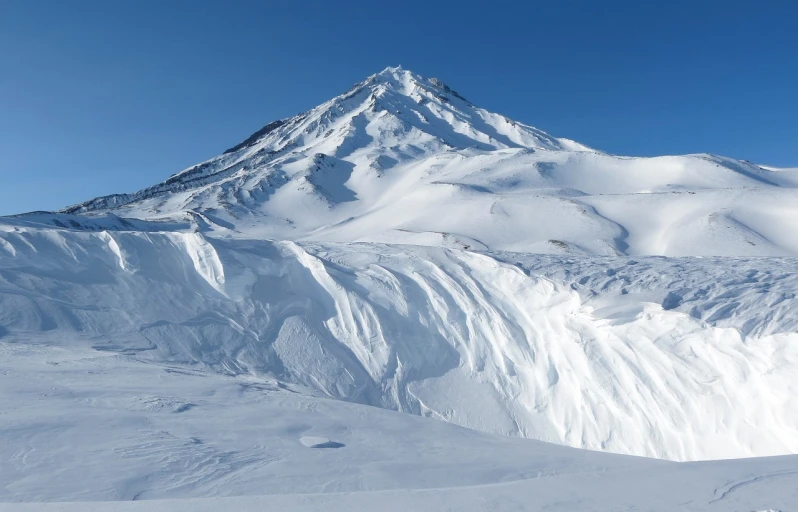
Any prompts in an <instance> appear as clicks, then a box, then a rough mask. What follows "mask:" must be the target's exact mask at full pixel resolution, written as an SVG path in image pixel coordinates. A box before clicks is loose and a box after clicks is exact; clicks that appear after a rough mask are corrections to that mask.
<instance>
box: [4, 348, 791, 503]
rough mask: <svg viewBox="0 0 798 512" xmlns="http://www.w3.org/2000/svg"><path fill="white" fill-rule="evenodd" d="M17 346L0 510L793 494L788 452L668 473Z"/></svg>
mask: <svg viewBox="0 0 798 512" xmlns="http://www.w3.org/2000/svg"><path fill="white" fill-rule="evenodd" d="M32 341H33V340H28V342H19V341H17V342H14V343H3V344H0V389H3V393H2V394H0V410H2V411H3V414H2V415H0V428H2V433H3V435H2V436H0V455H2V460H3V466H2V469H3V471H2V473H0V478H2V482H3V485H2V486H0V510H2V511H3V512H23V511H24V512H56V511H60V512H77V511H80V512H86V511H89V512H94V511H98V512H99V511H107V510H116V511H134V512H137V511H142V512H143V511H156V512H161V511H163V512H166V511H176V510H186V511H188V510H190V511H217V510H220V509H226V510H236V511H247V510H252V511H255V510H258V511H261V510H285V511H311V510H313V511H321V510H333V511H339V510H340V511H344V510H346V511H349V510H403V511H404V510H421V511H427V510H428V511H439V510H474V511H483V510H502V511H505V510H506V511H516V510H647V511H652V510H656V511H659V510H662V511H670V510H693V511H699V510H718V511H721V510H723V511H726V510H745V511H754V510H769V509H779V510H784V511H786V510H792V509H793V508H794V504H795V503H796V502H798V495H796V493H797V492H798V491H797V490H798V473H796V456H787V457H778V458H766V459H743V460H734V461H717V462H700V463H673V462H667V461H658V460H652V459H640V458H635V457H628V456H620V455H611V454H604V453H596V452H590V451H586V450H575V449H572V448H566V447H562V446H556V445H550V444H546V443H540V442H536V441H530V440H525V439H518V438H511V437H504V436H498V435H490V434H485V433H481V432H477V431H474V430H469V429H463V428H460V427H456V426H454V425H452V424H450V423H445V422H440V421H435V420H432V419H428V418H419V417H416V416H412V415H409V414H400V413H395V412H391V411H386V410H383V409H377V408H373V407H366V406H362V405H357V404H349V403H346V402H341V401H337V400H329V399H324V398H320V397H316V396H313V395H312V394H308V393H307V392H306V391H305V390H303V389H302V388H300V387H296V386H293V385H288V384H286V383H284V382H281V381H277V380H273V379H256V378H253V377H251V376H245V375H240V376H223V375H219V374H218V373H215V372H209V371H204V370H202V369H199V368H190V367H187V366H184V365H175V364H153V363H152V362H148V361H142V360H140V359H139V358H138V357H137V356H134V355H121V354H113V353H110V352H103V351H97V350H95V349H87V348H83V347H80V346H76V345H77V344H75V343H71V342H70V339H69V338H66V339H65V338H64V337H63V335H61V334H54V333H50V337H49V339H48V336H47V335H42V336H39V337H37V339H36V342H35V343H32ZM64 344H65V345H67V346H66V347H64V346H62V345H64ZM310 438H323V439H328V440H329V442H328V443H326V444H324V445H326V446H328V447H327V448H323V447H322V448H313V447H312V446H318V444H319V443H313V442H309V443H306V441H307V440H308V439H310ZM333 443H334V444H333ZM307 444H310V445H311V447H309V446H307ZM329 446H336V448H332V447H329ZM577 490H578V491H577ZM52 501H60V502H61V503H54V502H52ZM13 502H16V503H13Z"/></svg>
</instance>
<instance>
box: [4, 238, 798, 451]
mask: <svg viewBox="0 0 798 512" xmlns="http://www.w3.org/2000/svg"><path fill="white" fill-rule="evenodd" d="M0 240H1V241H0V325H1V326H2V331H0V335H2V337H1V338H0V340H37V339H40V338H41V337H42V336H45V337H46V339H48V340H49V341H48V343H53V342H54V341H53V340H63V341H55V343H57V344H64V345H71V344H75V343H82V344H87V345H89V346H91V347H94V348H95V349H100V350H103V351H111V352H119V353H124V354H136V355H137V357H139V358H143V359H145V360H149V361H153V362H160V363H163V362H169V363H185V364H198V365H201V366H202V367H205V368H208V369H211V370H215V371H218V372H222V373H226V374H234V375H241V374H251V375H257V376H262V377H265V376H269V377H271V378H278V379H281V380H284V381H286V382H290V383H294V384H296V385H302V386H305V387H307V388H311V389H315V390H317V391H318V392H321V393H323V394H325V395H327V396H330V397H333V398H339V399H343V400H347V401H353V402H360V403H364V404H370V405H377V406H380V407H384V408H389V409H395V410H399V411H405V412H410V413H414V414H419V415H424V416H431V417H434V418H439V419H445V420H447V421H450V422H453V423H456V424H459V425H462V426H467V427H472V428H476V429H479V430H483V431H487V432H494V433H501V434H510V435H516V436H524V437H530V438H534V439H541V440H545V441H552V442H557V443H563V444H568V445H571V446H576V447H583V448H590V449H599V450H606V451H613V452H619V453H628V454H637V455H648V456H656V457H662V458H669V459H675V460H690V459H706V458H729V457H740V456H754V455H774V454H786V453H793V452H795V451H796V450H798V416H797V415H796V411H798V403H796V398H795V396H796V394H795V382H796V371H798V370H796V368H798V335H796V333H795V330H796V323H797V320H796V313H795V308H794V307H792V306H791V305H792V304H793V303H794V298H795V291H796V289H798V279H796V277H795V274H794V273H793V269H794V268H795V264H796V261H795V260H790V259H722V260H716V259H700V258H684V259H662V258H635V259H629V258H604V259H595V258H588V257H576V256H575V257H555V256H531V255H517V254H512V253H500V254H496V255H492V254H490V253H475V252H469V251H459V250H446V249H439V248H431V247H418V246H390V245H379V244H311V243H302V244H298V243H294V242H287V241H286V242H268V241H253V240H242V239H233V240H220V239H213V238H207V237H204V236H203V235H201V234H198V233H179V232H175V233H145V232H96V233H94V232H79V231H68V230H45V229H37V230H29V231H19V232H5V233H0ZM721 275H722V276H723V277H722V280H721ZM763 308H765V309H766V312H765V313H764V314H763ZM67 340H69V341H67Z"/></svg>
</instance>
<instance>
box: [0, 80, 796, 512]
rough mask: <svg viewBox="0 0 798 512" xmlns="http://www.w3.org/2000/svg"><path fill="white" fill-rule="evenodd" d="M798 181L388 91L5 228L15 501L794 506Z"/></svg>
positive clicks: (385, 87) (3, 377) (3, 295)
mask: <svg viewBox="0 0 798 512" xmlns="http://www.w3.org/2000/svg"><path fill="white" fill-rule="evenodd" d="M796 187H798V174H796V171H795V170H794V169H792V170H790V169H781V170H780V169H773V168H768V167H760V166H757V165H754V164H751V163H749V162H744V161H736V160H732V159H728V158H724V157H718V156H712V155H691V156H670V157H661V158H626V157H617V156H612V155H607V154H604V153H601V152H598V151H595V150H592V149H590V148H587V147H585V146H582V145H580V144H578V143H576V142H573V141H570V140H567V139H558V138H555V137H552V136H550V135H548V134H546V133H544V132H542V131H540V130H537V129H535V128H532V127H529V126H526V125H523V124H521V123H517V122H514V121H512V120H509V119H507V118H505V117H503V116H500V115H497V114H493V113H490V112H487V111H485V110H483V109H480V108H478V107H475V106H474V105H472V104H471V103H470V102H469V101H468V100H466V99H465V98H463V97H462V96H461V95H460V94H458V93H457V92H455V91H454V90H452V89H451V88H450V87H448V86H447V85H445V84H443V83H442V82H440V81H438V80H435V79H429V80H428V79H424V78H422V77H419V76H417V75H415V74H413V73H411V72H409V71H404V70H401V69H399V68H388V69H386V70H385V71H383V72H381V73H378V74H377V75H374V76H372V77H369V78H368V79H367V80H366V81H365V82H362V83H360V84H358V85H356V86H355V87H353V88H352V89H351V90H350V91H348V92H347V93H345V94H344V95H342V96H339V97H336V98H334V99H333V100H331V101H329V102H327V103H325V104H323V105H321V106H319V107H317V108H315V109H313V110H310V111H308V112H306V113H304V114H300V115H298V116H296V117H294V118H291V119H284V120H279V121H276V122H273V123H270V124H269V125H267V126H265V127H264V128H263V129H262V130H260V131H259V132H257V133H256V134H254V135H253V136H252V137H250V138H249V139H247V140H246V141H244V142H243V143H241V144H239V145H237V146H236V147H234V148H231V149H230V150H229V151H228V152H226V153H225V154H223V155H221V156H219V157H217V158H214V159H211V160H209V161H208V162H205V163H202V164H199V165H197V166H194V167H192V168H190V169H187V170H185V171H182V172H180V173H178V174H176V175H174V176H173V177H171V178H169V179H168V180H167V181H165V182H164V183H162V184H159V185H156V186H154V187H151V188H149V189H146V190H143V191H140V192H137V193H134V194H124V195H117V196H109V197H104V198H98V199H95V200H92V201H88V202H86V203H84V204H82V205H78V206H75V207H71V208H67V209H66V210H64V211H62V212H56V213H49V212H36V213H31V214H26V215H18V216H13V217H6V218H2V219H0V389H1V390H2V392H0V459H1V460H2V461H3V465H2V471H1V472H0V484H2V485H0V502H32V503H27V504H22V503H21V504H16V505H4V504H0V509H2V510H9V511H23V510H25V511H36V512H40V511H41V512H52V511H56V510H63V511H73V510H81V511H82V510H101V509H103V507H105V506H108V505H107V503H106V504H105V505H103V504H96V505H92V504H90V503H74V504H56V503H50V504H44V503H36V502H58V501H64V502H97V501H99V502H107V501H118V500H122V501H128V500H166V501H148V503H147V504H146V506H142V505H139V504H136V503H130V504H124V505H121V504H119V505H115V506H114V507H115V508H116V509H118V510H128V509H130V510H217V509H218V508H221V507H229V508H232V509H235V510H256V509H257V510H261V509H270V508H271V509H276V508H278V507H279V508H281V509H284V510H321V509H324V510H351V509H377V508H379V509H385V510H441V509H445V508H447V507H448V508H450V509H455V510H486V509H490V508H491V507H492V508H493V509H498V510H544V509H545V510H608V509H612V510H677V509H678V510H745V511H754V510H768V509H776V510H790V509H793V508H795V506H796V505H798V496H796V492H798V491H796V489H798V470H796V467H798V462H797V459H796V456H792V455H788V454H793V453H796V452H798V398H796V396H798V393H797V392H798V389H797V388H798V309H797V308H796V294H797V293H798V275H796V267H797V266H798V257H796V256H798V237H796V236H795V233H796V232H798V206H797V205H798V194H796ZM369 406H376V407H369ZM396 411H401V412H405V413H410V414H400V413H398V412H396ZM440 420H443V421H440ZM463 427H467V428H463ZM522 438H528V439H522ZM540 441H547V442H550V443H554V444H547V443H541V442H540ZM557 445H567V446H557ZM574 448H587V449H590V450H595V451H587V450H576V449H574ZM597 451H604V452H614V453H616V454H626V455H615V454H609V453H597ZM628 455H641V456H648V457H655V458H659V459H670V460H671V461H697V460H706V459H731V458H739V457H764V456H773V455H785V456H784V457H772V458H755V459H745V460H728V461H715V462H689V463H675V462H670V461H664V460H654V459H642V458H636V457H629V456H628ZM575 490H578V492H577V491H575ZM189 498H197V499H198V500H188V501H185V500H186V499H189ZM199 498H202V499H199ZM391 507H393V508H391Z"/></svg>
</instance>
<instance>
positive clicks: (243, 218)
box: [28, 67, 798, 256]
mask: <svg viewBox="0 0 798 512" xmlns="http://www.w3.org/2000/svg"><path fill="white" fill-rule="evenodd" d="M796 185H798V177H796V173H795V172H779V171H774V170H769V169H764V168H762V167H759V166H757V165H754V164H751V163H750V162H744V161H737V160H732V159H729V158H723V157H717V156H712V155H689V156H672V157H659V158H625V157H617V156H613V155H607V154H605V153H601V152H599V151H595V150H592V149H590V148H588V147H586V146H584V145H581V144H579V143H576V142H573V141H571V140H568V139H562V138H557V137H553V136H551V135H549V134H547V133H545V132H543V131H541V130H538V129H537V128H533V127H531V126H528V125H526V124H523V123H519V122H517V121H513V120H511V119H508V118H507V117H505V116H502V115H499V114H495V113H491V112H488V111H487V110H484V109H482V108H479V107H477V106H475V105H474V104H472V103H471V102H470V101H469V100H467V99H466V97H465V96H464V95H462V94H460V93H458V92H456V91H455V90H454V89H453V88H452V87H450V86H448V85H446V84H445V83H443V82H442V81H441V80H438V79H435V78H430V79H427V78H424V77H421V76H419V75H417V74H415V73H413V72H411V71H407V70H404V69H402V68H400V67H389V68H386V69H384V70H383V71H381V72H379V73H377V74H374V75H371V76H370V77H368V78H367V79H366V80H364V81H362V82H360V83H358V84H356V85H354V86H353V87H352V88H351V89H349V90H348V91H346V92H345V93H344V94H341V95H340V96H336V97H335V98H333V99H331V100H329V101H327V102H325V103H323V104H321V105H319V106H318V107H316V108H313V109H311V110H308V111H307V112H304V113H301V114H299V115H296V116H294V117H291V118H287V119H280V120H277V121H273V122H270V123H269V124H267V125H266V126H264V127H263V128H261V129H260V130H258V131H257V132H255V133H254V134H252V135H251V136H250V137H248V138H247V139H246V140H244V141H243V142H241V143H240V144H237V145H236V146H234V147H232V148H230V149H229V150H227V151H225V152H224V153H223V154H221V155H219V156H217V157H215V158H212V159H210V160H208V161H206V162H203V163H200V164H198V165H195V166H192V167H190V168H188V169H185V170H183V171H181V172H179V173H177V174H175V175H173V176H171V177H170V178H168V179H167V180H166V181H164V182H163V183H160V184H157V185H155V186H153V187H149V188H146V189H144V190H141V191H139V192H136V193H132V194H118V195H111V196H105V197H100V198H97V199H93V200H90V201H87V202H85V203H83V204H80V205H77V206H72V207H70V208H66V209H65V210H63V211H62V212H60V214H62V215H68V216H70V217H69V218H68V219H64V218H57V216H56V217H53V216H49V217H47V216H44V217H40V218H39V219H38V221H44V222H46V223H49V224H56V225H64V226H72V227H75V228H77V229H129V228H130V226H135V228H136V229H153V230H163V229H184V230H189V231H202V232H205V233H216V234H218V235H220V236H224V237H245V238H267V239H278V240H279V239H288V240H317V241H336V242H353V241H367V242H368V241H370V242H390V243H410V244H418V245H438V246H440V245H442V246H446V247H458V248H471V249H483V250H484V249H502V250H512V251H524V252H538V253H540V252H543V253H549V252H555V253H556V252H567V253H589V254H657V255H739V256H743V255H783V254H798V244H796V242H795V239H794V237H790V236H789V235H787V234H786V233H788V232H789V229H787V227H788V226H786V225H785V226H784V227H785V229H784V230H781V229H774V226H779V225H782V224H784V222H787V223H788V224H789V223H790V222H793V221H792V220H789V219H794V218H798V213H796V212H795V210H794V208H792V206H790V205H792V204H794V203H793V191H794V187H795V186H796ZM741 191H745V193H744V194H741ZM766 204H768V205H773V204H775V205H782V206H783V207H784V208H783V209H784V211H789V212H792V213H788V214H787V216H786V217H787V218H788V220H787V221H785V220H784V219H785V216H784V215H781V214H780V215H778V216H775V217H774V215H773V213H772V212H773V211H774V210H773V209H770V208H766V207H765V206H764V205H766ZM676 212H678V213H676ZM120 219H121V220H120ZM28 220H30V219H28Z"/></svg>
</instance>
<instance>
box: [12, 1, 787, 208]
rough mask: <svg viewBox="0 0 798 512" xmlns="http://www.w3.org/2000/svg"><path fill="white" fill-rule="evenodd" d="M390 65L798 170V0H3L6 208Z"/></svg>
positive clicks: (582, 133) (147, 168)
mask: <svg viewBox="0 0 798 512" xmlns="http://www.w3.org/2000/svg"><path fill="white" fill-rule="evenodd" d="M389 65H402V66H403V67H405V68H406V69H411V70H413V71H416V72H418V73H420V74H422V75H424V76H428V77H429V76H436V77H439V78H441V79H442V80H444V81H445V82H447V83H448V84H449V85H450V86H452V87H453V88H455V89H457V90H458V91H459V92H460V93H461V94H463V95H464V96H466V97H467V98H469V99H470V100H471V101H473V102H474V103H476V104H477V105H480V106H482V107H484V108H487V109H489V110H492V111H496V112H500V113H502V114H505V115H507V116H508V117H511V118H514V119H517V120H519V121H522V122H525V123H528V124H531V125H533V126H536V127H538V128H541V129H543V130H546V131H548V132H549V133H551V134H553V135H556V136H561V137H568V138H571V139H575V140H578V141H580V142H583V143H585V144H588V145H590V146H593V147H596V148H599V149H601V150H604V151H607V152H611V153H616V154H623V155H660V154H678V153H693V152H711V153H718V154H723V155H728V156H732V157H735V158H740V159H748V160H752V161H755V162H758V163H763V164H770V165H778V166H798V2H796V1H787V0H770V1H768V0H760V1H757V2H753V1H750V2H749V1H739V0H728V1H714V0H694V1H689V2H688V1H684V0H674V1H669V2H654V1H651V2H648V1H612V0H610V1H601V2H600V1H577V0H565V1H552V0H549V1H547V2H533V1H527V2H505V1H500V0H492V1H491V2H470V1H460V2H436V1H433V0H426V1H415V0H406V1H402V2H365V1H347V2H333V1H304V2H292V1H280V2H276V1H275V2H268V1H225V2H222V1H217V2H206V1H201V0H196V1H183V0H158V1H155V0H135V1H133V0H119V1H106V0H104V1H88V0H70V1H68V2H67V1H60V0H59V1H46V0H36V1H29V0H1V1H0V214H10V213H17V212H22V211H29V210H37V209H55V208H60V207H63V206H66V205H68V204H72V203H75V202H79V201H82V200H85V199H89V198H91V197H94V196H98V195H102V194H108V193H113V192H130V191H134V190H137V189H139V188H142V187H145V186H148V185H151V184H154V183H156V182H158V181H161V180H163V179H165V178H166V177H167V176H168V175H170V174H172V173H174V172H177V171H179V170H181V169H183V168H185V167H188V166H190V165H192V164H194V163H197V162H199V161H201V160H204V159H206V158H209V157H212V156H214V155H216V154H218V153H220V152H221V151H223V150H225V149H226V148H228V147H230V146H232V145H234V144H235V143H237V142H239V141H240V140H243V139H244V138H246V137H247V136H248V135H249V134H250V133H251V132H253V131H255V130H257V129H258V128H260V127H261V126H262V125H264V124H266V123H268V122H269V121H271V120H274V119H277V118H282V117H286V116H290V115H293V114H296V113H298V112H300V111H304V110H307V109H309V108H311V107H313V106H315V105H317V104H319V103H321V102H323V101H324V100H327V99H329V98H331V97H332V96H334V95H336V94H339V93H342V92H343V91H345V90H346V89H348V88H349V87H350V86H351V85H352V84H353V83H355V82H357V81H360V80H362V79H363V78H365V77H366V76H367V75H369V74H372V73H375V72H377V71H379V70H381V69H383V68H385V67H386V66H389Z"/></svg>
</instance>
